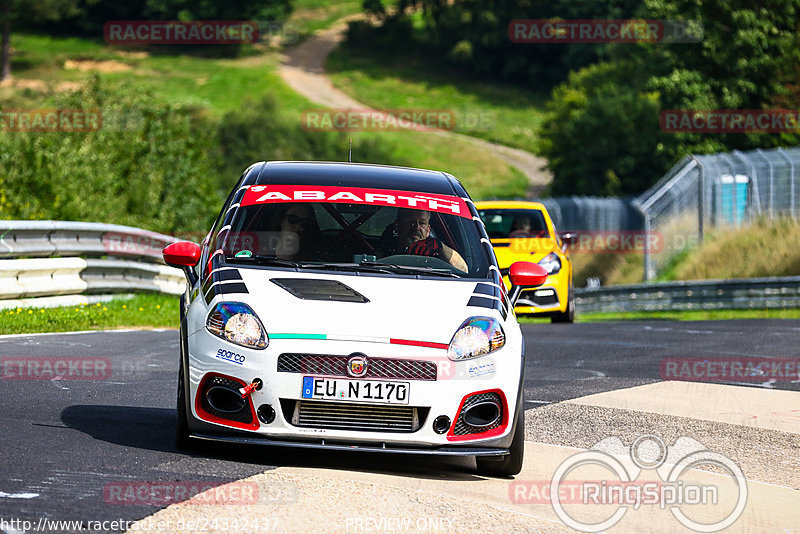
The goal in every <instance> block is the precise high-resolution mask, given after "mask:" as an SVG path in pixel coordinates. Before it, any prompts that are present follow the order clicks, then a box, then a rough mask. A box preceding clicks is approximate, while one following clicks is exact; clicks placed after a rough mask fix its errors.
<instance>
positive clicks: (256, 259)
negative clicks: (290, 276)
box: [225, 254, 300, 269]
mask: <svg viewBox="0 0 800 534" xmlns="http://www.w3.org/2000/svg"><path fill="white" fill-rule="evenodd" d="M225 260H226V261H234V262H235V261H244V262H248V263H249V262H252V263H258V264H262V265H279V266H281V267H294V268H295V269H296V268H298V267H300V264H299V263H297V262H296V261H292V260H286V259H284V258H276V257H275V256H259V255H258V254H253V255H252V256H238V257H237V256H230V257H226V258H225Z"/></svg>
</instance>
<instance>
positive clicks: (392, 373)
mask: <svg viewBox="0 0 800 534" xmlns="http://www.w3.org/2000/svg"><path fill="white" fill-rule="evenodd" d="M351 357H352V356H336V355H329V354H281V355H280V356H278V372H283V373H304V374H309V375H330V376H343V377H348V376H349V375H348V374H347V361H348V360H349V359H350V358H351ZM359 378H397V379H404V380H436V362H430V361H424V360H401V359H397V358H367V374H366V375H364V376H363V377H359Z"/></svg>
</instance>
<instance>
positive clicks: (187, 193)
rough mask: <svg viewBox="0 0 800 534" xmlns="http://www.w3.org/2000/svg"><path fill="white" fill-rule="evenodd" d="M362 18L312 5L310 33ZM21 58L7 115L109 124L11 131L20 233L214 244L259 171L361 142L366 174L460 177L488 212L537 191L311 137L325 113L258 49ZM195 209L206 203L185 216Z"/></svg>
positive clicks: (7, 155)
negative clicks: (99, 117) (39, 227)
mask: <svg viewBox="0 0 800 534" xmlns="http://www.w3.org/2000/svg"><path fill="white" fill-rule="evenodd" d="M345 8H346V9H345ZM342 9H345V11H344V12H343V11H341V10H342ZM354 11H355V6H354V5H349V4H338V3H337V4H333V3H332V2H328V1H325V0H307V1H305V2H300V4H299V5H298V10H297V14H296V16H297V17H298V18H297V24H298V25H299V28H300V31H301V33H303V32H308V31H312V30H313V29H316V28H319V27H324V26H325V25H327V24H329V23H330V22H331V20H334V19H335V18H337V17H338V16H339V15H341V14H343V13H344V14H350V13H352V12H354ZM12 47H13V56H12V70H13V78H12V79H11V80H8V81H6V82H3V83H2V84H0V103H2V104H0V109H13V108H17V109H19V108H22V109H26V108H99V109H101V110H102V111H103V113H104V115H105V118H106V119H108V120H106V121H104V124H105V126H104V127H103V128H101V130H100V131H97V132H77V133H75V132H71V133H64V132H47V133H42V132H13V131H0V217H3V218H6V219H15V218H20V219H30V218H54V219H73V220H92V221H102V222H116V223H123V224H132V225H136V226H142V227H146V228H151V229H154V230H159V231H163V232H176V231H189V230H195V231H196V230H204V229H206V227H207V224H208V221H209V220H210V218H211V217H212V216H213V215H214V211H215V210H216V209H217V208H218V206H219V204H220V202H221V200H220V199H221V198H222V195H223V194H226V193H227V191H228V189H229V188H230V186H231V185H232V183H234V182H235V180H236V179H237V178H238V176H239V174H240V173H241V171H242V170H243V169H244V168H245V167H246V166H247V165H249V164H250V163H252V162H253V161H257V160H260V159H300V160H305V159H316V160H335V161H343V160H346V158H347V148H348V137H352V142H353V161H361V162H370V163H384V164H396V165H407V166H415V167H425V168H432V169H441V170H446V171H448V172H451V173H453V174H454V175H456V176H458V177H459V178H460V179H461V180H462V181H463V182H464V184H465V186H466V187H467V189H468V190H469V191H470V193H471V194H472V195H473V196H474V197H475V198H482V197H488V196H490V195H491V196H494V195H501V196H509V197H513V196H519V195H524V193H525V190H526V188H527V182H526V180H525V178H524V177H523V176H522V175H521V173H519V172H518V171H517V170H516V169H513V168H511V167H510V166H509V165H507V164H506V163H504V162H502V161H500V160H498V159H496V158H495V157H493V156H490V155H488V154H486V153H483V152H481V151H477V150H475V149H474V148H473V146H472V144H470V143H467V142H464V141H460V140H453V139H446V138H443V137H439V136H432V135H427V134H424V133H421V132H385V133H384V132H353V133H351V134H347V133H344V132H313V131H307V130H305V129H303V127H302V123H301V117H302V114H303V112H304V111H306V110H308V109H316V108H318V107H319V106H316V105H314V104H312V103H311V102H309V101H308V100H306V99H305V98H304V97H302V96H300V95H298V94H296V93H295V92H294V91H292V90H291V89H290V88H289V87H288V86H287V85H285V84H284V83H283V80H282V79H281V78H280V76H279V74H278V72H277V65H278V62H279V53H280V49H279V48H277V47H275V46H271V45H267V44H263V43H262V44H257V45H252V46H245V47H243V49H242V50H241V51H240V53H239V55H238V57H235V58H215V57H202V56H201V55H192V54H185V53H181V54H179V53H175V52H174V51H173V52H170V51H167V50H161V49H158V48H157V47H151V48H150V49H127V50H126V49H121V48H119V47H111V46H108V45H106V44H105V43H104V42H103V41H101V40H99V39H97V40H90V39H80V38H69V37H52V36H47V35H40V34H32V33H20V32H16V33H13V34H12ZM206 55H208V54H206ZM120 123H121V124H122V126H120ZM176 183H177V184H180V185H181V188H180V190H179V191H176V190H175V189H174V186H175V184H176ZM184 186H185V187H184ZM104 196H106V197H108V198H109V202H104V200H103V199H104ZM176 199H177V200H176ZM183 199H188V200H193V202H187V203H186V204H187V206H186V209H185V210H184V211H182V212H176V211H175V209H178V210H180V209H181V205H182V202H181V201H182V200H183ZM104 204H105V205H104ZM164 207H168V209H167V210H165V209H164ZM165 211H170V213H166V214H165V213H164V212H165Z"/></svg>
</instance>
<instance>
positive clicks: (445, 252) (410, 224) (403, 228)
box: [390, 208, 469, 272]
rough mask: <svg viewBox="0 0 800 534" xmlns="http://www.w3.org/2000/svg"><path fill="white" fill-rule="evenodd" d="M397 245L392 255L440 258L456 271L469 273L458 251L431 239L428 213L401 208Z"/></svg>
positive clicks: (397, 229) (396, 221)
mask: <svg viewBox="0 0 800 534" xmlns="http://www.w3.org/2000/svg"><path fill="white" fill-rule="evenodd" d="M394 228H395V231H396V232H397V244H396V247H395V250H394V251H392V252H390V254H413V255H415V256H432V257H437V258H440V259H442V260H444V261H446V262H447V263H449V264H450V265H452V266H453V267H455V268H456V269H458V270H460V271H464V272H467V271H469V268H468V267H467V262H465V261H464V258H462V257H461V254H459V253H458V252H457V251H455V250H453V249H452V248H450V247H448V246H447V245H445V244H444V243H442V242H441V240H439V239H436V238H435V237H431V214H430V212H428V211H423V210H414V209H409V208H400V209H399V210H397V219H396V220H395V221H394Z"/></svg>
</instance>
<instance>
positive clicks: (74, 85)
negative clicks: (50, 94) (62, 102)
mask: <svg viewBox="0 0 800 534" xmlns="http://www.w3.org/2000/svg"><path fill="white" fill-rule="evenodd" d="M81 87H83V86H82V85H81V84H80V83H78V82H69V81H63V82H58V83H57V84H56V86H55V90H56V92H57V93H66V92H74V91H79V90H80V88H81Z"/></svg>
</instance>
